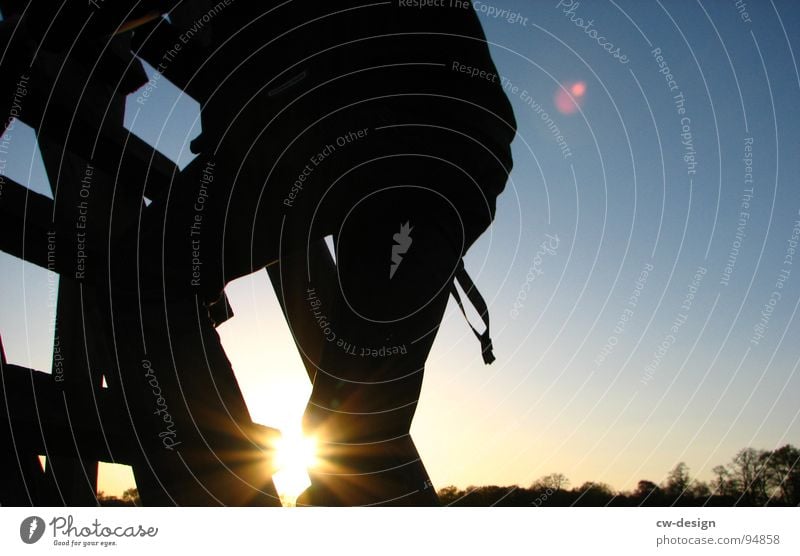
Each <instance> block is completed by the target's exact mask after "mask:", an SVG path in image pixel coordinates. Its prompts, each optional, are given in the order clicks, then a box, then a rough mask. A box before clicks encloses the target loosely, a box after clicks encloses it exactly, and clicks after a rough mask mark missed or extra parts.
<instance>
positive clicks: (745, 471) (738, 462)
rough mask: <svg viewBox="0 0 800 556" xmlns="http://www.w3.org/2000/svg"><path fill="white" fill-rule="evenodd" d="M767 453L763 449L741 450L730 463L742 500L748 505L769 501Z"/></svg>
mask: <svg viewBox="0 0 800 556" xmlns="http://www.w3.org/2000/svg"><path fill="white" fill-rule="evenodd" d="M767 457H768V456H767V455H766V453H765V452H763V451H762V450H756V449H754V448H744V449H742V450H739V453H737V454H736V457H734V458H733V461H732V462H731V464H730V469H731V476H732V478H733V480H734V482H735V484H736V486H737V488H738V490H739V492H740V493H741V494H740V498H741V502H743V503H744V505H747V506H756V505H762V504H765V503H766V501H767V498H768V497H767V488H766V476H765V473H764V464H765V463H766V460H767Z"/></svg>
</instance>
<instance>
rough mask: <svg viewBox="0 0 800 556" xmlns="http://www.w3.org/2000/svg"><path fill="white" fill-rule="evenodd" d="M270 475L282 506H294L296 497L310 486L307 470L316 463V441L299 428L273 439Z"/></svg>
mask: <svg viewBox="0 0 800 556" xmlns="http://www.w3.org/2000/svg"><path fill="white" fill-rule="evenodd" d="M274 447H275V461H274V464H275V468H276V469H277V472H276V473H275V474H274V475H273V476H272V480H273V482H274V483H275V488H276V489H277V491H278V494H279V495H280V497H281V503H282V504H283V505H284V506H294V505H295V503H296V501H297V497H298V496H300V495H301V494H302V493H303V491H304V490H305V489H307V488H308V487H309V486H311V480H310V479H309V477H308V470H309V469H311V468H313V467H314V466H316V465H317V461H318V460H317V442H316V440H315V439H314V438H312V437H309V436H305V435H304V434H303V433H302V432H301V431H299V430H289V431H285V432H283V433H282V434H281V436H280V438H277V439H276V440H275V444H274Z"/></svg>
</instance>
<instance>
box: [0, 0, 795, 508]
mask: <svg viewBox="0 0 800 556" xmlns="http://www.w3.org/2000/svg"><path fill="white" fill-rule="evenodd" d="M446 1H449V0H446ZM558 3H559V2H558V0H552V1H548V2H538V1H531V0H528V1H510V0H497V1H492V2H483V3H478V2H476V3H475V6H476V9H477V10H478V12H479V16H480V19H481V21H482V23H483V25H484V29H485V31H486V34H487V37H488V40H489V41H490V42H491V43H492V52H493V54H494V58H495V62H496V65H497V68H498V70H499V73H500V77H502V78H503V83H504V84H505V85H506V86H507V87H508V94H509V98H510V99H511V102H512V104H513V106H514V110H515V112H516V115H517V120H518V123H519V135H518V137H517V140H516V141H515V143H514V145H513V149H514V156H515V167H514V171H513V173H512V175H511V180H510V182H509V184H508V186H507V190H506V192H505V193H504V194H503V195H502V196H501V197H500V199H499V201H498V211H497V219H496V222H495V224H494V226H493V227H492V228H491V230H490V231H489V232H487V234H486V235H485V236H484V237H483V238H481V240H480V241H479V242H478V244H476V245H475V247H474V248H473V250H472V252H471V253H470V254H469V256H468V257H467V267H468V270H469V271H470V272H471V274H472V276H473V278H474V280H475V281H476V283H477V284H478V286H479V288H480V289H481V291H482V293H483V294H484V296H485V297H486V299H487V301H489V304H490V311H491V318H492V327H493V337H494V346H495V354H496V356H497V361H496V362H495V363H494V364H493V365H492V366H488V367H487V366H484V365H483V363H482V361H481V358H480V353H479V352H480V349H479V347H478V345H477V342H476V341H475V339H474V337H473V336H472V334H471V332H470V331H469V329H468V327H467V326H466V324H465V323H464V322H463V319H462V317H461V315H460V313H458V311H457V309H456V307H455V306H454V305H453V304H452V303H451V306H450V307H449V309H448V312H447V315H446V317H445V320H444V323H443V326H442V329H441V331H440V333H439V336H438V339H437V341H436V344H435V346H434V349H433V352H432V353H431V356H430V359H429V363H428V366H427V372H426V377H425V384H424V388H423V393H422V399H421V403H420V406H419V409H418V412H417V417H416V419H415V422H414V426H413V428H412V433H413V435H414V437H415V439H416V442H417V445H418V447H419V449H420V452H421V453H422V456H423V459H424V461H425V462H426V464H427V466H428V469H429V471H430V473H431V476H432V479H433V481H434V484H435V486H436V487H443V486H446V485H448V484H455V485H458V486H461V487H465V486H468V485H484V484H504V485H507V484H520V485H524V486H527V485H528V484H529V483H531V482H532V481H533V480H535V479H536V478H538V477H539V476H541V475H544V474H547V473H551V472H561V473H564V474H565V475H567V476H568V477H569V478H570V480H571V482H572V484H573V485H578V484H580V483H582V482H584V481H587V480H595V481H603V482H607V483H609V484H611V485H612V486H613V487H616V488H621V489H630V488H633V487H635V485H636V482H637V481H638V480H640V479H649V480H653V481H656V482H659V481H661V480H663V479H664V477H665V475H666V473H667V472H668V470H669V469H670V468H672V467H673V466H674V465H675V464H676V463H678V462H679V461H685V462H686V463H687V464H688V465H689V467H690V468H691V471H692V473H693V475H695V476H698V477H700V478H703V479H707V478H709V477H710V472H711V468H712V467H713V466H715V465H717V464H721V463H726V462H728V461H729V460H730V459H731V457H732V456H733V455H734V454H735V453H736V452H737V451H738V450H739V449H740V448H743V447H747V446H752V447H756V448H761V449H772V448H775V447H778V446H780V445H783V444H785V443H793V444H795V445H797V444H800V422H798V411H800V404H798V392H799V391H800V373H798V364H800V342H797V341H796V338H797V337H798V333H800V322H799V319H798V318H797V317H798V315H797V310H798V305H800V251H798V253H796V254H794V253H793V252H792V246H793V245H794V243H793V242H794V241H795V240H800V212H799V211H800V187H798V185H800V184H798V175H800V156H798V155H799V154H800V125H799V124H800V114H799V112H798V111H800V75H799V74H798V68H797V62H796V59H795V58H796V55H795V54H794V50H793V49H797V48H798V47H799V46H800V37H798V33H797V29H798V28H800V4H798V3H797V2H794V1H792V0H785V1H774V2H773V1H770V0H761V1H750V2H747V3H746V4H745V8H744V10H740V9H739V8H737V6H736V2H734V1H733V0H725V1H723V0H714V1H711V0H704V1H702V2H700V1H694V2H692V1H689V0H681V1H678V0H673V1H661V2H658V1H655V0H654V1H649V0H648V1H640V0H627V1H624V0H618V1H612V0H608V1H606V0H596V1H592V0H584V1H581V2H574V1H573V2H572V3H570V1H569V0H567V1H565V2H563V3H562V5H560V6H558V5H557V4H558ZM740 5H741V4H740ZM502 10H508V11H507V12H502ZM514 14H518V15H514ZM744 14H746V16H745V15H744ZM590 21H591V24H589V22H590ZM670 76H671V77H670ZM576 84H578V85H577V86H576ZM562 86H563V89H562ZM514 87H516V89H515V88H514ZM567 91H569V92H570V93H572V98H574V99H575V102H576V103H577V106H576V104H575V103H573V100H572V99H571V98H570V95H568V94H567ZM126 120H127V125H128V126H129V127H130V129H132V130H133V132H134V133H136V134H138V135H140V136H141V137H143V138H145V139H146V140H148V141H150V142H154V143H156V144H157V146H158V148H159V149H160V150H162V151H163V152H164V153H165V154H167V155H168V156H170V157H172V158H173V159H175V160H177V161H179V163H180V164H181V165H183V164H185V163H186V162H187V161H188V160H190V156H191V155H190V154H189V153H188V147H187V145H188V141H189V140H190V139H191V138H192V137H193V136H194V135H196V134H197V133H198V131H199V124H198V123H197V105H196V103H194V102H193V101H191V100H190V99H187V98H186V97H182V96H181V95H180V94H179V92H178V91H177V90H175V89H174V88H172V87H171V86H169V84H168V83H167V82H166V81H165V80H163V79H162V80H160V81H159V82H158V86H157V88H156V89H155V96H154V97H151V98H150V100H148V101H147V102H146V103H145V104H144V105H140V104H137V103H136V102H135V101H134V100H133V99H130V101H129V105H128V113H127V115H126ZM13 134H14V137H13V141H12V143H11V147H12V150H11V151H10V154H9V161H8V167H7V174H8V175H9V176H10V177H12V178H14V179H16V180H17V181H21V182H26V183H29V184H30V186H31V188H32V189H34V190H37V191H41V192H45V191H48V190H49V187H48V185H47V182H46V179H45V178H44V172H43V169H42V166H41V161H40V159H39V155H38V152H37V151H36V149H35V146H34V138H33V135H32V133H30V132H29V131H26V130H25V129H24V128H23V127H22V126H17V127H15V129H14V130H13ZM795 228H797V230H796V231H795ZM793 238H794V239H793ZM543 243H545V247H542V244H543ZM798 248H800V245H799V246H798ZM0 269H1V270H2V272H1V274H0V292H1V293H0V295H2V305H3V311H2V313H0V333H2V335H3V341H4V343H5V346H6V351H7V353H8V356H9V359H10V360H11V362H14V363H18V364H22V365H27V366H31V367H33V368H37V369H41V370H47V369H49V368H50V363H49V360H50V357H51V353H52V348H51V345H50V343H51V342H52V331H51V330H49V328H50V323H51V321H52V318H53V313H54V307H52V306H49V305H48V299H49V293H50V292H51V291H52V288H53V284H54V280H53V278H52V277H49V276H48V275H47V273H46V272H45V271H42V270H39V269H36V268H34V267H32V266H30V265H27V264H23V263H21V262H19V261H17V260H14V259H12V258H11V257H8V256H6V255H0ZM228 293H229V296H230V298H231V301H232V304H233V307H234V310H235V311H236V317H235V318H234V319H233V320H232V321H230V322H228V323H226V324H224V325H223V326H222V327H221V328H220V329H219V330H220V333H221V335H222V337H223V341H224V343H225V346H226V348H227V350H228V354H229V357H230V358H231V360H232V361H233V363H234V367H235V369H236V373H237V376H238V377H239V379H240V382H241V384H242V387H243V389H244V392H245V395H246V397H247V400H248V403H249V406H250V409H251V412H252V414H253V416H254V417H255V418H256V420H258V421H260V422H262V423H264V424H267V425H273V426H282V427H290V426H296V425H297V423H299V418H300V417H299V416H300V414H301V412H302V409H303V406H304V403H305V399H306V398H307V396H308V393H309V390H310V386H309V384H308V381H307V378H306V374H305V371H304V370H303V368H302V365H301V363H300V360H299V358H298V356H297V354H296V353H295V350H294V347H293V344H292V343H291V340H290V335H289V331H288V329H287V327H286V324H285V322H284V321H283V318H282V316H281V315H280V312H279V310H278V307H277V302H276V300H275V296H274V294H273V293H272V291H271V288H270V286H269V283H268V281H267V279H266V275H265V273H264V272H263V271H262V272H261V273H259V274H257V275H255V276H254V277H251V278H246V279H243V280H240V281H238V282H236V283H234V284H232V285H230V286H229V288H228ZM476 322H477V320H476ZM123 482H124V481H123V480H121V479H115V480H114V481H108V482H106V483H105V484H106V485H107V486H106V490H107V491H112V492H113V491H117V489H118V488H119V486H120V485H121V484H122V483H123Z"/></svg>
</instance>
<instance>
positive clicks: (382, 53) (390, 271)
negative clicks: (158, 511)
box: [0, 1, 515, 505]
mask: <svg viewBox="0 0 800 556" xmlns="http://www.w3.org/2000/svg"><path fill="white" fill-rule="evenodd" d="M39 4H41V5H39ZM39 4H36V3H34V9H32V10H30V11H27V12H25V13H24V15H23V14H22V12H21V10H20V7H21V6H18V5H17V4H16V3H13V2H4V3H0V10H2V11H3V14H4V15H9V16H11V17H9V18H8V19H6V21H4V22H3V25H2V39H3V41H4V44H6V45H8V48H7V52H9V53H10V54H8V56H7V58H4V60H3V65H4V66H5V68H8V69H7V70H6V69H5V68H4V74H3V75H4V78H3V83H2V87H3V96H2V98H3V99H5V101H6V102H5V104H4V106H11V105H13V103H14V91H15V83H17V80H16V79H15V80H14V81H13V82H12V80H11V79H10V77H8V76H11V75H14V76H23V77H24V76H28V75H29V76H30V77H29V80H30V81H29V83H28V82H26V89H27V90H29V91H30V94H27V93H26V97H25V101H24V109H23V110H22V111H21V112H20V113H19V114H17V118H18V119H21V120H22V121H25V122H26V123H28V124H29V125H31V126H33V127H34V128H35V129H36V130H37V133H38V137H39V143H40V147H41V149H42V152H43V156H44V157H45V162H46V165H47V169H48V175H49V177H50V180H51V184H53V188H54V200H52V201H51V200H50V199H47V198H46V197H43V196H40V195H36V194H33V193H31V192H29V191H27V190H26V189H25V188H24V187H22V186H21V185H19V184H13V183H11V182H7V183H6V184H5V185H4V191H3V197H2V204H0V211H2V213H3V233H2V236H3V238H2V240H0V241H2V248H3V250H4V251H6V252H8V253H11V254H14V255H16V256H19V257H21V258H24V259H25V260H28V261H31V262H34V263H36V264H38V265H40V266H43V267H45V268H49V269H51V270H55V271H57V272H59V273H60V274H61V276H62V282H61V286H60V293H59V314H58V325H57V332H56V338H57V340H56V341H57V342H60V343H61V346H60V350H61V351H60V356H61V357H62V358H63V360H62V361H59V364H60V365H61V368H62V369H63V372H64V373H65V374H64V377H65V378H64V381H63V383H62V382H61V381H59V382H58V383H56V382H55V378H51V377H45V376H39V375H40V374H41V373H36V372H32V371H26V370H24V369H16V368H12V366H9V365H6V364H5V362H4V363H3V368H4V369H7V370H8V371H9V372H7V373H4V375H3V376H4V377H5V378H4V384H3V388H4V392H5V393H11V392H14V393H15V394H14V395H15V396H19V397H18V398H17V399H16V403H15V404H13V407H11V405H10V406H9V408H8V410H9V413H10V414H12V415H15V416H17V415H20V416H25V417H24V419H25V420H23V421H20V420H19V419H20V418H17V417H15V418H14V419H15V420H13V421H12V422H11V423H10V427H8V426H6V425H4V427H6V428H4V429H3V430H2V431H0V435H3V438H2V442H3V443H4V444H6V445H12V446H15V443H16V442H17V441H18V440H17V439H18V438H20V437H22V436H24V434H23V432H24V433H28V432H30V430H31V429H34V428H35V424H36V423H37V420H40V418H41V415H42V413H41V412H40V413H38V414H34V415H31V414H30V409H29V408H30V407H34V406H39V407H41V406H43V405H45V403H44V402H46V407H48V408H53V411H52V412H49V413H48V414H47V419H46V421H47V422H48V423H50V424H51V425H52V429H50V428H49V426H50V425H48V428H45V429H44V430H40V431H39V433H41V434H38V435H33V437H35V438H36V439H35V440H26V441H25V442H26V443H27V444H26V445H24V446H21V445H16V447H15V449H13V450H12V454H22V455H23V456H21V457H24V459H25V461H24V464H23V463H22V460H21V459H20V460H19V461H13V458H11V459H5V460H3V462H2V466H3V468H2V472H4V473H7V476H13V477H14V480H13V481H12V482H13V486H12V487H8V488H7V489H6V491H7V492H0V497H2V498H5V499H8V500H10V503H18V504H22V503H34V504H36V503H56V504H58V503H67V504H75V503H94V497H95V495H94V492H93V489H94V486H93V484H92V479H91V477H92V473H93V470H92V466H94V465H95V463H93V462H96V461H97V460H98V459H103V460H107V459H110V460H112V461H125V462H128V463H131V464H132V465H133V468H134V473H135V476H136V481H137V487H138V493H139V496H140V497H141V502H142V503H143V504H147V505H153V504H180V505H207V504H233V505H242V504H259V505H260V504H263V505H275V504H277V503H278V502H277V496H276V493H275V490H274V487H273V485H272V483H271V480H270V472H271V470H270V468H269V448H268V445H269V437H270V436H271V435H272V434H274V432H273V431H271V430H269V429H266V428H264V427H261V426H259V425H257V424H255V423H253V422H252V420H251V418H250V416H249V413H248V411H247V407H246V405H245V404H244V401H243V398H242V395H241V392H240V391H239V388H238V385H237V383H236V379H235V377H234V375H233V371H232V369H231V366H230V363H229V362H228V360H227V358H226V357H225V353H224V350H223V349H222V346H221V344H220V341H219V337H218V335H217V334H216V332H215V331H214V325H215V324H219V323H220V322H222V321H224V320H225V319H226V318H229V317H230V316H231V311H230V308H229V307H228V304H227V301H226V299H225V297H224V293H223V288H224V286H225V284H226V283H228V282H229V281H230V280H232V279H234V278H237V277H239V276H243V275H246V274H250V273H252V272H254V271H256V270H259V269H261V268H264V267H267V268H268V271H269V276H270V279H271V281H272V283H273V286H274V288H275V290H276V293H277V294H278V297H279V299H280V300H281V306H282V308H283V311H284V315H285V317H286V320H287V322H288V324H289V326H290V327H291V329H292V332H293V335H294V338H295V341H296V343H297V347H298V349H299V350H300V352H301V354H302V356H303V361H304V363H305V365H306V369H307V371H308V374H309V377H310V378H311V380H312V381H313V391H312V395H311V399H310V401H309V405H308V408H307V411H306V415H305V423H304V424H305V427H306V429H307V431H308V432H309V433H312V434H314V435H315V436H317V437H318V438H319V440H320V441H321V443H322V453H321V456H322V461H323V463H322V464H321V465H320V466H319V468H318V469H316V470H315V471H314V473H313V476H312V482H313V486H312V488H311V489H310V490H309V491H308V492H307V493H306V496H305V497H304V499H303V500H302V502H303V503H306V504H314V505H317V504H322V505H357V504H370V505H371V504H395V505H397V504H400V505H428V504H436V503H437V501H438V500H437V495H436V491H435V489H434V488H433V487H432V485H431V482H430V479H429V478H428V475H427V473H426V471H425V468H424V466H423V464H422V462H421V460H420V458H419V454H418V453H417V451H416V448H415V447H414V443H413V441H412V440H411V438H410V436H409V427H410V425H411V420H412V418H413V415H414V411H415V408H416V403H417V400H418V398H419V393H420V388H421V384H422V376H423V371H424V365H425V360H426V358H427V356H428V352H429V351H430V348H431V345H432V342H433V340H434V337H435V335H436V330H437V328H438V325H439V322H440V321H441V318H442V315H443V312H444V309H445V305H446V303H447V300H448V298H449V296H450V295H451V294H455V292H456V290H455V287H454V285H453V282H454V280H457V281H458V282H459V284H460V285H461V286H462V288H463V289H464V291H465V292H466V293H467V296H468V298H469V299H470V301H471V302H472V303H473V304H474V305H475V306H476V308H477V309H478V312H479V313H480V314H481V315H482V316H483V318H484V321H485V323H486V331H485V332H484V333H478V332H477V331H475V334H476V336H478V338H479V339H480V342H481V348H480V349H481V351H482V353H483V356H484V360H485V361H486V362H487V363H488V362H491V361H492V360H493V355H492V353H491V340H490V339H489V332H488V309H487V307H486V305H485V303H484V302H483V300H482V299H481V297H480V295H478V294H477V290H476V289H475V287H474V285H473V284H472V282H471V281H470V279H469V277H468V276H467V274H466V272H465V271H464V266H463V262H462V257H463V256H464V254H465V253H466V251H467V250H468V249H469V247H470V246H471V245H472V244H473V243H474V241H475V240H476V239H477V237H478V236H479V235H480V234H481V233H483V231H484V230H485V229H486V228H487V227H488V226H489V225H490V223H491V221H492V220H493V218H494V213H495V199H496V197H497V195H498V194H499V193H500V192H501V191H502V190H503V187H504V184H505V181H506V179H507V176H508V172H509V171H510V169H511V157H510V150H509V143H510V142H511V140H512V139H513V137H514V133H515V123H514V118H513V114H512V112H511V108H510V105H509V103H508V101H507V99H506V98H505V95H504V94H503V92H502V90H501V88H500V84H499V81H498V80H497V71H496V69H495V68H494V65H493V63H492V60H491V57H490V55H489V51H488V48H487V44H486V41H485V38H484V36H483V32H482V30H481V28H480V24H479V22H478V20H477V17H476V15H475V13H474V12H473V11H472V9H471V8H469V7H463V6H459V7H455V8H449V7H448V8H438V7H436V8H433V7H432V8H430V9H425V10H413V9H409V8H407V7H404V6H402V5H401V4H396V3H393V4H391V5H389V4H380V5H376V4H368V3H364V2H355V1H346V2H337V3H335V6H334V5H332V4H333V3H325V2H303V3H302V5H300V3H291V2H290V3H278V2H274V3H273V2H266V3H262V2H259V3H256V2H243V1H238V2H219V3H217V4H213V3H211V2H193V3H186V2H184V3H177V5H176V6H175V7H174V8H173V7H172V6H171V5H170V4H171V3H165V2H145V3H142V2H139V3H133V2H131V3H127V2H122V3H114V5H115V7H114V8H110V7H106V6H105V4H102V5H99V7H93V6H92V5H91V4H90V7H89V8H87V7H86V6H85V5H83V4H82V5H81V8H79V9H78V8H74V9H73V7H71V6H70V9H68V10H65V11H63V12H58V13H54V11H53V10H54V8H51V7H49V6H48V5H47V4H45V3H44V2H41V3H39ZM170 8H172V9H171V11H169V10H170ZM167 11H169V19H165V18H164V17H162V16H161V14H163V13H165V12H167ZM14 14H19V15H17V16H16V17H15V16H14ZM51 22H53V23H54V25H52V26H51V25H49V24H50V23H51ZM86 22H89V24H87V23H86ZM45 23H47V25H45ZM52 27H55V28H57V29H58V30H59V32H58V33H54V34H53V35H52V36H51V35H50V34H49V33H48V32H47V29H50V28H52ZM76 29H82V31H81V33H77V32H76ZM15 33H16V34H15ZM75 45H77V47H76V46H75ZM12 54H13V55H12ZM135 56H140V57H141V58H143V59H144V60H146V61H148V62H149V63H150V64H151V65H152V66H153V67H155V68H156V69H157V70H158V72H159V74H158V75H159V76H163V78H166V79H169V80H170V81H172V82H173V83H175V84H176V85H177V86H178V87H180V88H181V89H183V90H184V91H185V92H186V93H187V94H189V95H191V96H192V97H193V98H195V99H196V100H198V101H199V102H200V104H201V119H202V128H203V132H202V135H201V136H200V137H198V138H196V139H195V140H194V141H193V143H192V150H193V151H194V152H195V153H196V154H197V157H196V158H195V159H194V160H193V161H192V162H191V163H190V164H189V166H187V167H186V168H185V169H184V170H183V171H180V172H179V171H178V169H177V168H176V167H175V166H174V165H173V164H172V163H170V162H169V161H168V160H166V159H165V158H164V157H163V156H161V155H159V154H158V153H157V152H156V151H154V150H153V149H152V148H151V147H148V146H147V145H145V144H143V143H142V142H141V141H137V140H136V139H135V138H133V137H132V136H131V135H130V134H128V133H126V132H125V130H124V129H123V127H122V113H123V109H124V95H126V94H129V93H132V92H133V91H136V90H144V91H146V90H147V86H148V84H147V76H146V75H145V74H144V72H143V70H142V67H141V64H140V62H139V61H138V59H137V58H136V57H135ZM62 66H68V67H69V71H68V72H66V76H67V77H66V78H62V77H61V76H62V75H64V74H65V72H59V71H58V68H61V67H62ZM465 66H468V67H475V68H480V70H482V71H484V72H485V75H489V76H492V75H494V76H495V79H484V78H481V79H478V78H475V77H472V76H471V74H470V73H468V72H467V73H465V72H464V71H461V70H460V69H459V68H463V67H465ZM53 91H57V93H54V94H52V95H51V94H50V93H51V92H53ZM53 98H55V99H57V102H56V104H53V101H52V99H53ZM65 115H68V117H65ZM75 122H77V124H76V123H75ZM87 183H90V187H91V191H92V193H91V196H90V197H89V200H88V201H87V200H85V199H84V197H83V196H84V194H85V193H84V190H85V188H86V187H88V186H87V185H86V184H87ZM82 188H83V189H82ZM144 199H147V202H145V201H144ZM86 213H88V214H86ZM80 221H85V223H86V225H87V227H86V228H85V233H83V230H84V228H81V231H82V233H81V234H77V233H76V232H75V222H80ZM325 236H333V238H334V243H335V245H336V251H335V261H334V259H333V257H331V255H330V254H329V252H328V250H327V248H326V246H325V243H324V239H323V238H324V237H325ZM53 238H55V240H54V239H53ZM54 241H55V247H53V245H54ZM76 253H80V256H76ZM457 300H458V303H459V305H460V304H461V300H460V299H458V298H457ZM86 306H89V307H91V311H90V312H89V314H86V312H85V311H83V310H82V309H83V308H84V307H86ZM473 330H474V329H473ZM84 331H85V332H84ZM84 346H85V348H86V349H85V353H84V352H83V351H81V350H82V349H83V348H84ZM101 375H102V376H104V377H105V379H106V381H107V382H108V386H109V388H108V389H107V390H106V389H100V388H99V386H100V381H101ZM56 376H58V377H61V376H62V375H57V374H56V369H55V363H54V374H53V377H56ZM8 377H12V378H11V379H9V378H8ZM31 385H34V387H33V388H32V387H31ZM36 385H39V387H36ZM23 393H24V394H23ZM5 398H7V396H6V397H5ZM5 398H4V399H5ZM54 408H63V409H64V413H61V409H58V410H57V411H56V410H55V409H54ZM75 412H85V413H86V415H81V416H80V417H78V416H77V414H76V413H75ZM65 416H67V417H68V418H67V419H66V420H64V419H63V417H65ZM66 423H71V424H70V425H66ZM84 429H85V433H84V432H83V430H84ZM70 431H78V432H79V434H76V435H75V439H74V441H73V442H70V441H67V442H65V443H64V444H66V445H65V446H64V447H63V452H62V451H61V449H59V450H58V451H55V452H53V453H52V454H53V455H51V453H50V450H51V449H53V448H52V447H53V445H54V444H53V443H52V442H51V438H53V437H54V436H61V437H62V438H61V440H63V439H64V438H67V439H68V438H69V437H70V436H68V435H72V434H73V433H72V432H70ZM84 434H85V438H84V436H82V435H84ZM43 449H44V450H45V451H46V452H47V454H48V469H51V471H49V472H48V474H47V475H46V476H39V475H40V473H39V472H38V471H37V465H38V464H36V462H35V461H34V460H35V454H37V453H42V450H43ZM61 454H65V455H64V457H65V458H69V459H67V460H64V461H63V463H62V460H61V459H60V456H61ZM62 470H63V471H62ZM70 476H71V477H72V478H68V477H70ZM94 476H95V477H96V471H94ZM75 477H85V478H86V479H85V480H82V481H75V480H74V479H75ZM47 481H50V482H51V484H48V482H47ZM70 481H72V484H76V485H78V486H76V487H74V492H72V493H65V492H64V491H63V490H62V489H60V488H59V487H61V486H62V485H66V484H70ZM29 485H39V486H37V488H38V489H39V490H37V491H36V492H33V491H32V490H31V488H30V487H29ZM53 485H55V487H56V488H55V490H54V489H53V488H52V487H53ZM54 492H58V495H59V496H60V499H58V498H54ZM3 503H6V502H5V500H3Z"/></svg>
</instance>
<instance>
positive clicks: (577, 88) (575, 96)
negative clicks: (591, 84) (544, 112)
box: [553, 81, 586, 114]
mask: <svg viewBox="0 0 800 556" xmlns="http://www.w3.org/2000/svg"><path fill="white" fill-rule="evenodd" d="M585 95H586V83H584V82H583V81H576V82H574V83H565V84H564V86H563V87H559V88H558V89H557V90H556V94H555V98H554V99H553V102H554V103H555V105H556V109H557V110H558V111H559V112H561V113H562V114H574V113H575V112H577V111H578V107H579V106H580V105H581V104H582V103H583V98H584V96H585Z"/></svg>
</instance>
